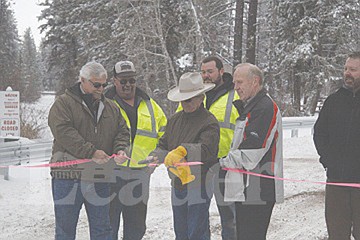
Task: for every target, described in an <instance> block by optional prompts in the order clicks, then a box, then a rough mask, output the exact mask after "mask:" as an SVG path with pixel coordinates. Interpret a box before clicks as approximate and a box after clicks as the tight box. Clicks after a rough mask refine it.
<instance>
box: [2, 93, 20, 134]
mask: <svg viewBox="0 0 360 240" xmlns="http://www.w3.org/2000/svg"><path fill="white" fill-rule="evenodd" d="M0 136H3V137H7V136H13V137H19V136H20V93H19V92H18V91H0Z"/></svg>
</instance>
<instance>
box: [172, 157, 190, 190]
mask: <svg viewBox="0 0 360 240" xmlns="http://www.w3.org/2000/svg"><path fill="white" fill-rule="evenodd" d="M185 162H186V161H185ZM168 169H169V171H170V172H172V173H173V174H175V176H177V177H178V178H180V181H181V183H182V185H184V184H187V183H190V182H192V181H194V180H195V176H194V175H192V174H191V170H190V167H189V166H178V167H169V168H168Z"/></svg>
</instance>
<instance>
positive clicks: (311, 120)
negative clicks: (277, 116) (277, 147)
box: [282, 117, 317, 129]
mask: <svg viewBox="0 0 360 240" xmlns="http://www.w3.org/2000/svg"><path fill="white" fill-rule="evenodd" d="M316 119H317V117H283V119H282V124H283V129H297V128H313V127H314V124H315V121H316Z"/></svg>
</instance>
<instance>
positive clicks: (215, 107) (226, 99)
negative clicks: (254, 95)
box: [201, 56, 239, 240]
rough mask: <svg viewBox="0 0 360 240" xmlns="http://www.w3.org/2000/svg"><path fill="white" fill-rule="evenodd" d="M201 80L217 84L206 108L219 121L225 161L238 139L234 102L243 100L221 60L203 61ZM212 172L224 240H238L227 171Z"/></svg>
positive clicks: (215, 58)
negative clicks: (228, 197)
mask: <svg viewBox="0 0 360 240" xmlns="http://www.w3.org/2000/svg"><path fill="white" fill-rule="evenodd" d="M201 76H202V78H203V80H204V82H205V83H214V84H215V87H214V88H213V89H211V90H210V91H208V92H206V101H205V107H206V109H208V110H209V111H210V112H211V113H212V114H214V116H215V117H216V119H217V120H218V121H219V125H220V141H219V153H218V158H222V157H225V156H226V155H227V154H228V153H229V150H230V145H231V141H232V138H233V136H234V129H235V122H236V119H237V118H238V117H239V113H238V111H237V110H236V108H235V106H234V105H233V104H232V102H233V101H234V100H237V99H239V96H238V95H237V94H235V90H234V84H233V82H232V80H233V79H232V76H231V74H229V73H227V72H224V65H223V63H222V61H221V60H220V59H219V58H218V57H215V56H209V57H206V58H204V59H203V61H202V62H201ZM212 169H213V170H214V173H215V177H214V195H215V200H216V204H217V207H218V211H219V215H220V220H221V228H222V230H221V236H222V239H223V240H235V239H236V226H235V203H234V202H225V201H224V189H225V186H224V179H225V174H226V171H224V170H222V169H221V168H220V166H219V164H216V165H215V166H214V167H213V168H212Z"/></svg>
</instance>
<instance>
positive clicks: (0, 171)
mask: <svg viewBox="0 0 360 240" xmlns="http://www.w3.org/2000/svg"><path fill="white" fill-rule="evenodd" d="M0 175H4V180H9V179H10V177H9V167H4V168H0Z"/></svg>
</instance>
